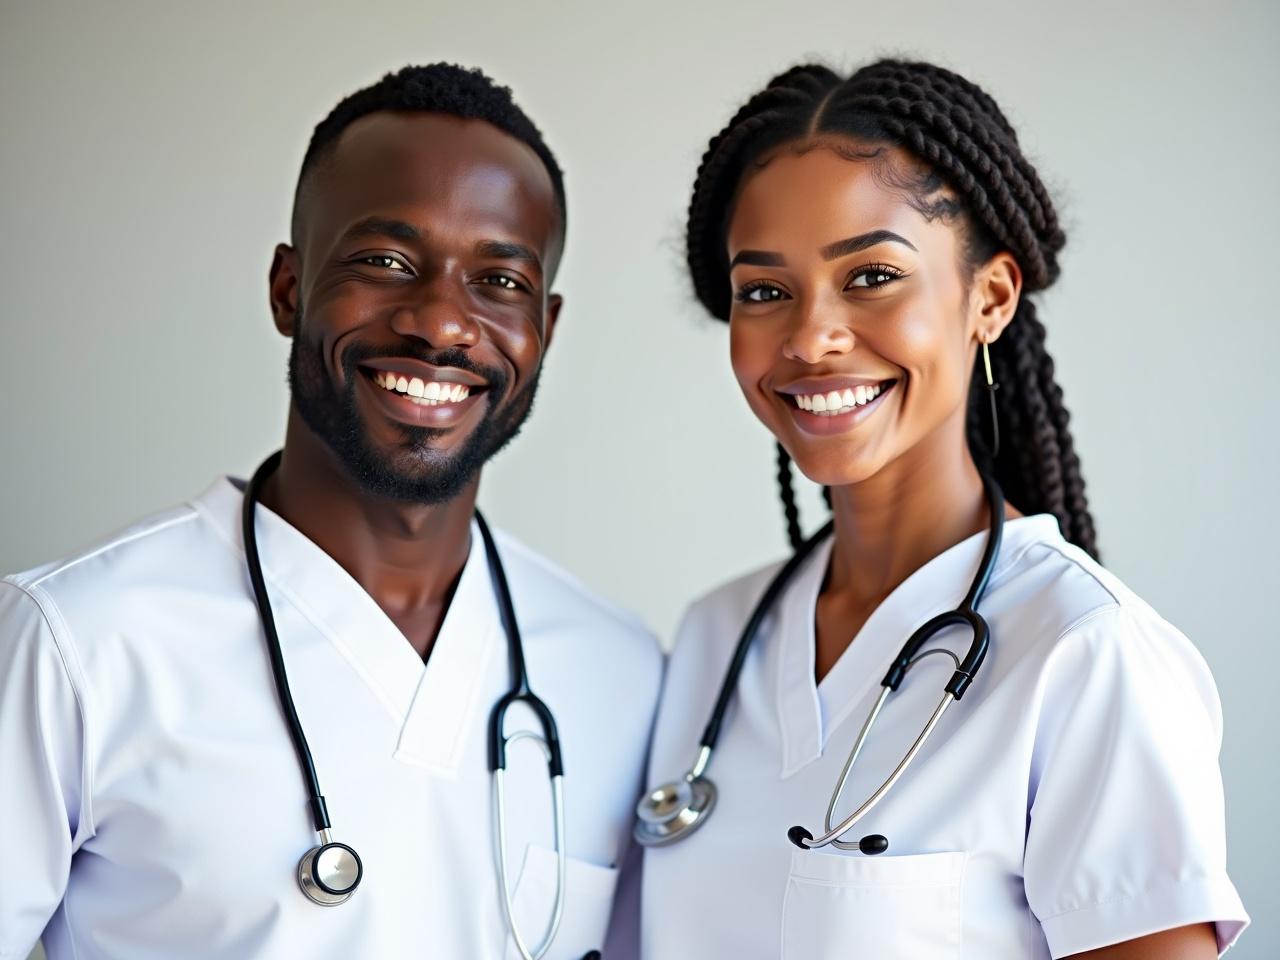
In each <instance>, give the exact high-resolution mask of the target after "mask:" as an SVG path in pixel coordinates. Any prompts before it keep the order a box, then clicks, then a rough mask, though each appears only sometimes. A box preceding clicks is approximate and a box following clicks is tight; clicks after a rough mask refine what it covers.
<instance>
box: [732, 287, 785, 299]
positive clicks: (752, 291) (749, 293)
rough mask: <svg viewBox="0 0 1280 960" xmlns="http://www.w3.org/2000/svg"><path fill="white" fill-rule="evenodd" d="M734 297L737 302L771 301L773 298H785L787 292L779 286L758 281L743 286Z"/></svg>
mask: <svg viewBox="0 0 1280 960" xmlns="http://www.w3.org/2000/svg"><path fill="white" fill-rule="evenodd" d="M734 297H735V299H736V300H737V301H738V302H739V303H772V302H773V301H775V300H785V299H786V298H787V294H786V291H784V290H783V289H782V288H781V287H775V286H774V285H773V284H771V283H758V284H755V285H748V286H745V287H743V288H742V289H741V290H739V291H738V292H737V293H736V294H734Z"/></svg>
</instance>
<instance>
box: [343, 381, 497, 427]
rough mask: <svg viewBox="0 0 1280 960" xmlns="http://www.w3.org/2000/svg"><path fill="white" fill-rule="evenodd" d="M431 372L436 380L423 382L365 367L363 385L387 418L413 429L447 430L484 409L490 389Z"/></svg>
mask: <svg viewBox="0 0 1280 960" xmlns="http://www.w3.org/2000/svg"><path fill="white" fill-rule="evenodd" d="M428 366H429V365H428ZM448 369H449V370H450V372H452V371H453V368H448ZM430 370H431V373H430V374H428V375H429V376H431V377H432V379H431V380H423V379H422V378H421V377H418V376H414V377H412V378H410V377H407V376H405V374H404V373H403V372H400V371H396V370H374V369H369V368H362V369H361V372H360V377H359V382H360V383H361V384H362V385H363V388H364V389H365V390H368V391H369V393H370V394H371V399H372V400H373V402H374V404H375V405H376V406H377V407H378V408H379V409H380V410H382V412H383V413H384V414H385V415H387V416H388V417H390V418H391V419H392V420H395V421H397V422H399V423H403V424H407V425H409V426H414V427H431V428H434V429H440V430H444V429H448V428H451V427H456V426H458V425H460V424H462V423H464V422H466V421H467V419H468V418H469V414H470V413H471V412H472V411H473V410H483V408H484V401H483V399H482V395H483V394H484V393H486V392H487V388H486V387H474V388H473V387H471V386H469V385H468V384H465V383H454V382H450V381H448V380H444V379H441V378H440V377H439V373H438V372H437V371H439V372H440V373H442V372H445V368H436V367H432V368H430ZM462 372H465V371H462Z"/></svg>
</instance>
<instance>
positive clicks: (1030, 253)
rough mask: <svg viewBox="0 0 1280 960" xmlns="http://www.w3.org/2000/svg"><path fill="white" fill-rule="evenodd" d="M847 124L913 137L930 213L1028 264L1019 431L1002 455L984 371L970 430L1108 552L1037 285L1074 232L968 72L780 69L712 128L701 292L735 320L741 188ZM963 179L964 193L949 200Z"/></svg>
mask: <svg viewBox="0 0 1280 960" xmlns="http://www.w3.org/2000/svg"><path fill="white" fill-rule="evenodd" d="M822 135H837V136H841V137H846V138H849V139H853V140H857V141H862V142H866V143H870V144H891V145H895V146H898V147H901V148H904V149H905V150H907V151H908V152H909V153H911V154H912V155H914V156H915V157H916V158H917V159H918V160H920V161H921V162H923V163H924V164H925V165H926V166H927V167H928V169H929V173H928V175H926V176H924V177H922V178H920V179H919V180H915V181H912V182H910V183H906V184H903V185H904V186H907V187H909V188H910V194H911V196H912V197H913V200H914V202H915V203H916V204H917V208H918V209H919V210H920V211H921V212H922V213H923V214H924V215H925V216H926V217H928V218H930V219H934V218H939V217H942V218H949V219H950V218H954V219H957V220H958V221H959V222H960V223H961V225H962V227H963V229H964V231H965V234H966V239H967V243H968V250H967V254H968V259H969V261H970V266H971V268H976V267H977V266H979V265H980V264H981V263H983V262H985V261H986V260H987V259H989V258H990V257H991V256H993V255H994V254H995V253H997V252H999V251H1001V250H1007V251H1008V252H1009V253H1010V254H1012V255H1013V256H1014V258H1015V259H1016V260H1017V261H1018V264H1019V266H1020V267H1021V270H1022V274H1023V293H1024V296H1023V298H1022V299H1021V300H1020V301H1019V305H1018V308H1017V312H1016V313H1015V315H1014V319H1013V321H1012V323H1010V324H1009V325H1008V327H1007V328H1006V330H1005V331H1004V333H1003V335H1002V336H1001V338H1000V339H999V340H998V341H996V343H994V344H992V345H991V346H990V353H991V365H992V369H993V372H994V374H995V376H996V378H997V379H998V381H999V383H1000V389H999V391H997V393H996V405H997V410H998V413H999V417H1000V425H1001V433H1002V435H1003V436H1004V437H1005V438H1006V439H1005V442H1003V443H1002V444H1001V449H1000V451H999V454H998V456H996V457H995V458H993V457H992V456H991V451H990V448H989V442H988V440H987V439H986V432H987V431H986V426H985V425H986V420H987V416H988V415H989V413H988V408H987V407H986V403H987V401H986V397H985V380H984V378H983V377H981V376H980V375H975V376H974V377H973V378H972V380H973V386H972V390H971V393H970V398H969V417H968V438H969V446H970V449H971V450H972V452H973V456H974V460H975V462H976V463H977V464H978V466H979V468H980V469H982V470H984V471H987V472H991V473H993V474H994V476H995V478H996V479H997V480H998V482H999V483H1000V484H1001V486H1002V487H1003V488H1004V490H1005V492H1006V494H1007V496H1008V497H1009V499H1010V501H1011V502H1013V503H1015V504H1017V505H1019V507H1020V508H1022V509H1023V510H1024V511H1027V512H1046V513H1051V514H1053V515H1054V516H1055V517H1057V519H1058V523H1059V525H1060V526H1061V528H1062V533H1063V536H1065V537H1066V538H1067V539H1068V540H1070V541H1072V542H1073V543H1076V544H1077V545H1079V546H1080V547H1082V548H1083V549H1085V550H1086V551H1088V552H1089V553H1091V554H1094V555H1095V556H1096V555H1097V544H1096V535H1095V531H1094V524H1093V518H1092V516H1091V515H1090V514H1089V504H1088V500H1087V498H1086V496H1085V484H1084V478H1083V476H1082V474H1081V469H1080V459H1079V457H1078V456H1077V455H1076V451H1075V443H1074V440H1073V439H1072V436H1071V431H1070V429H1069V422H1070V415H1069V414H1068V412H1067V409H1066V406H1065V405H1064V404H1063V399H1062V389H1061V388H1060V387H1059V386H1058V384H1057V382H1056V380H1055V379H1054V365H1053V358H1052V357H1051V356H1050V355H1049V353H1048V351H1047V349H1046V348H1045V330H1044V326H1043V325H1042V324H1041V323H1040V321H1039V320H1038V319H1037V317H1036V309H1035V305H1034V304H1033V303H1032V302H1031V301H1030V300H1029V299H1028V298H1027V296H1026V295H1029V294H1032V293H1035V292H1037V291H1039V290H1043V289H1045V288H1046V287H1048V286H1050V285H1051V284H1053V282H1054V281H1055V280H1056V279H1057V277H1058V273H1059V265H1058V254H1059V253H1060V252H1061V251H1062V248H1063V246H1064V245H1065V244H1066V235H1065V234H1064V233H1063V231H1062V228H1061V226H1060V224H1059V221H1058V215H1057V213H1056V211H1055V210H1054V206H1053V201H1052V199H1051V198H1050V196H1049V192H1048V190H1047V189H1046V187H1045V185H1044V183H1043V181H1041V179H1040V176H1039V174H1038V173H1037V172H1036V170H1035V168H1034V167H1033V166H1032V164H1031V163H1030V161H1028V160H1027V158H1026V157H1025V156H1024V155H1023V153H1022V148H1021V147H1020V145H1019V143H1018V137H1017V133H1016V132H1015V131H1014V129H1013V126H1012V125H1011V124H1010V123H1009V121H1008V119H1007V118H1006V117H1005V115H1004V113H1003V112H1001V110H1000V108H999V106H997V104H996V102H995V101H994V100H993V99H992V98H991V97H990V96H989V95H988V94H987V93H986V92H985V91H983V90H982V89H981V88H979V87H978V86H976V85H975V84H973V83H971V82H969V81H968V80H966V79H964V78H963V77H961V76H959V75H957V74H955V73H952V72H951V71H949V70H945V69H943V68H941V67H938V66H935V65H933V64H928V63H912V62H906V61H900V60H881V61H878V62H876V63H873V64H870V65H868V66H866V67H864V68H862V69H861V70H858V71H857V72H856V73H854V74H853V75H852V76H851V77H849V78H848V79H847V80H843V81H842V80H841V79H840V78H839V77H838V76H837V75H836V74H834V73H833V72H832V71H830V70H828V69H827V68H825V67H821V66H814V65H805V66H798V67H794V68H792V69H791V70H788V71H786V72H785V73H783V74H780V75H779V76H777V77H775V78H774V79H773V80H772V81H771V82H770V83H769V85H768V86H767V87H766V88H765V89H764V90H762V91H761V92H760V93H758V94H756V95H755V96H754V97H752V98H751V99H750V100H749V101H747V103H746V105H745V106H743V107H742V109H740V110H739V111H738V112H737V113H736V114H735V115H734V117H733V118H732V119H731V120H730V122H729V125H728V126H727V127H725V129H724V130H722V131H721V132H720V133H719V134H717V135H716V136H715V137H713V138H712V140H711V142H710V144H709V145H708V148H707V151H706V153H705V154H704V155H703V158H702V163H701V165H700V166H699V168H698V175H697V178H696V180H695V182H694V188H693V197H692V199H691V201H690V204H689V222H688V233H687V240H688V262H689V271H690V275H691V276H692V278H693V285H694V290H695V292H696V293H697V296H698V299H699V300H700V301H701V302H702V304H703V306H705V307H706V308H707V310H708V311H710V313H711V314H712V315H713V316H715V317H718V318H719V319H721V320H727V319H728V318H729V310H730V305H731V301H730V293H729V282H728V275H727V274H728V260H727V251H726V247H725V231H726V229H727V225H728V217H729V214H730V212H731V207H732V203H733V196H734V193H735V191H736V190H737V188H738V185H739V183H740V182H741V180H742V177H743V175H744V173H745V172H746V171H747V170H748V169H749V167H750V165H751V163H753V162H754V161H755V160H756V159H757V158H759V157H760V156H762V155H763V154H764V153H765V152H767V151H768V150H770V149H771V148H773V147H776V146H779V145H782V144H785V143H805V142H810V141H812V140H813V138H814V137H817V136H822ZM941 186H946V187H949V188H950V190H951V191H952V193H953V194H954V198H952V197H950V196H944V197H942V198H938V197H937V196H936V195H937V194H938V188H939V187H941ZM778 464H779V471H778V480H779V485H780V488H781V490H782V498H783V511H784V514H785V516H786V520H787V529H788V535H789V536H790V538H791V540H792V542H793V544H794V543H796V542H798V539H799V523H798V517H797V513H796V507H795V498H794V494H793V492H792V490H791V472H790V461H789V459H786V455H785V453H784V452H783V451H782V450H781V449H780V450H779V459H778Z"/></svg>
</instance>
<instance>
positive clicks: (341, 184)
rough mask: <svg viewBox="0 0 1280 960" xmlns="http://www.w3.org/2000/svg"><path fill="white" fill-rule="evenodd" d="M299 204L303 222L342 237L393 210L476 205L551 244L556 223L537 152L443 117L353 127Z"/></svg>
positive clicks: (384, 118) (377, 118)
mask: <svg viewBox="0 0 1280 960" xmlns="http://www.w3.org/2000/svg"><path fill="white" fill-rule="evenodd" d="M299 204H300V206H302V207H304V208H306V213H305V214H304V216H303V217H302V219H304V220H306V221H323V222H324V224H325V226H326V227H329V228H337V229H341V228H342V227H343V225H344V224H345V223H349V222H351V221H352V220H353V219H357V218H360V217H363V216H365V215H368V214H370V213H376V212H377V211H378V210H385V209H388V208H395V207H400V208H403V207H412V206H423V207H443V206H447V205H450V204H452V205H458V204H462V205H472V206H475V207H476V211H475V212H476V213H477V214H479V215H481V216H482V217H485V218H489V217H493V216H497V217H499V218H500V219H501V220H504V221H508V222H509V223H510V224H511V228H512V229H517V230H519V231H520V232H522V233H528V234H529V235H531V236H532V237H538V238H541V237H542V236H545V237H546V238H547V242H548V243H550V242H552V237H553V234H554V232H555V229H556V226H557V224H558V219H559V214H558V208H557V201H556V195H555V188H554V186H553V185H552V182H551V177H550V175H549V174H548V172H547V170H546V168H545V167H544V166H543V164H542V161H541V159H540V158H539V157H538V155H537V154H536V153H535V152H534V151H533V149H532V148H530V147H529V146H528V145H527V144H525V143H522V142H521V141H520V140H518V139H516V138H515V137H513V136H511V135H510V134H507V133H505V132H503V131H502V130H499V129H498V128H497V127H495V126H493V125H492V124H490V123H487V122H485V121H483V120H468V119H463V118H460V117H454V116H450V115H448V114H441V113H423V112H393V111H381V112H378V113H373V114H369V115H368V116H365V117H361V118H360V119H358V120H356V121H354V122H353V123H352V124H351V125H350V126H349V127H348V128H347V129H346V130H344V131H343V132H342V134H341V136H340V137H339V138H338V139H337V141H336V142H335V143H334V144H333V145H332V146H331V147H330V148H329V149H328V150H327V151H326V152H325V153H324V154H323V155H322V156H321V157H320V158H319V160H318V162H317V163H316V164H315V166H314V167H313V168H312V169H311V170H310V171H308V173H307V175H306V178H305V182H304V184H303V189H302V190H301V191H300V192H299ZM299 213H302V211H301V210H300V211H299ZM299 239H300V238H299Z"/></svg>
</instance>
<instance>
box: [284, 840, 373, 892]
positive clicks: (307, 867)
mask: <svg viewBox="0 0 1280 960" xmlns="http://www.w3.org/2000/svg"><path fill="white" fill-rule="evenodd" d="M363 875H364V865H363V864H361V862H360V855H359V854H357V853H356V852H355V851H354V850H352V849H351V848H350V847H348V846H347V845H346V844H345V843H335V842H332V841H330V842H328V843H322V844H321V845H320V846H318V847H312V848H311V849H310V850H308V851H307V852H306V854H305V855H304V856H303V858H302V859H301V860H299V861H298V886H299V887H301V888H302V892H303V893H304V894H306V896H307V899H308V900H310V901H311V902H312V903H318V904H320V905H321V906H322V907H335V906H337V905H338V904H340V903H346V902H347V901H348V900H350V899H351V895H352V894H353V893H355V892H356V887H358V886H359V885H360V878H361V877H362V876H363Z"/></svg>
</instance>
